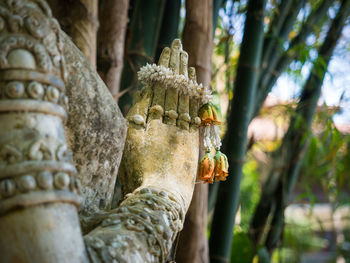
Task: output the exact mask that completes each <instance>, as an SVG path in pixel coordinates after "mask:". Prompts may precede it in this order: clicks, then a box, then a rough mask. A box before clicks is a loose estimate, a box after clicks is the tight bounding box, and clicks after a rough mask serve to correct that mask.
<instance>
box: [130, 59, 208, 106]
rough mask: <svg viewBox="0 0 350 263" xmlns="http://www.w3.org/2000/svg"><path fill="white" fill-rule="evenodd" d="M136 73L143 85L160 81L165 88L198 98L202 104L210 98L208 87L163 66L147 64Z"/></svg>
mask: <svg viewBox="0 0 350 263" xmlns="http://www.w3.org/2000/svg"><path fill="white" fill-rule="evenodd" d="M137 75H138V79H139V81H140V82H141V83H142V84H143V85H145V86H152V85H153V84H154V83H155V82H160V83H162V84H163V85H164V86H165V87H166V88H168V87H172V88H175V89H177V90H178V91H179V92H181V93H183V94H188V95H189V96H190V97H195V98H198V99H200V100H201V102H202V103H203V104H204V103H207V102H209V101H210V100H211V98H212V95H211V91H210V89H209V88H208V87H205V86H203V85H202V84H198V83H197V82H196V81H192V80H190V79H189V78H187V77H185V76H184V75H181V74H177V73H175V72H174V71H172V70H171V69H169V68H166V67H164V66H158V65H156V64H152V65H150V64H147V65H146V66H143V67H142V68H141V69H140V70H139V72H137Z"/></svg>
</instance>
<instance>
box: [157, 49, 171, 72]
mask: <svg viewBox="0 0 350 263" xmlns="http://www.w3.org/2000/svg"><path fill="white" fill-rule="evenodd" d="M170 55H171V50H170V48H168V47H165V48H164V49H163V51H162V53H161V54H160V57H159V60H158V65H159V66H163V67H166V68H167V67H169V60H170Z"/></svg>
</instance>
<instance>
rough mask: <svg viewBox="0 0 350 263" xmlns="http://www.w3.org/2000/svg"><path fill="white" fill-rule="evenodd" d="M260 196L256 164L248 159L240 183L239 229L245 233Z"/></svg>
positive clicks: (251, 159)
mask: <svg viewBox="0 0 350 263" xmlns="http://www.w3.org/2000/svg"><path fill="white" fill-rule="evenodd" d="M260 194H261V187H260V183H259V173H258V163H257V161H256V160H254V159H253V158H249V160H247V161H246V162H245V164H244V165H243V177H242V182H241V206H240V212H241V223H240V227H241V228H242V229H243V230H245V231H247V230H248V227H249V223H250V219H251V216H252V215H253V212H254V209H255V206H256V205H257V204H258V201H259V198H260Z"/></svg>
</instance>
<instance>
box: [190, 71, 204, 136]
mask: <svg viewBox="0 0 350 263" xmlns="http://www.w3.org/2000/svg"><path fill="white" fill-rule="evenodd" d="M188 78H189V79H190V80H192V81H193V82H194V83H197V77H196V69H195V68H194V67H190V68H188ZM189 104H190V105H189V106H190V117H191V125H190V129H191V130H192V129H195V130H196V129H197V128H198V127H199V126H200V124H201V119H200V118H199V117H198V110H199V99H196V98H191V99H190V102H189Z"/></svg>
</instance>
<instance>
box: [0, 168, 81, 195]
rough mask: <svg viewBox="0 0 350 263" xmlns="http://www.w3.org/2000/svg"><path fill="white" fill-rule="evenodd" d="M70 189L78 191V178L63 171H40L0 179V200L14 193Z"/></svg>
mask: <svg viewBox="0 0 350 263" xmlns="http://www.w3.org/2000/svg"><path fill="white" fill-rule="evenodd" d="M50 189H56V190H68V189H69V190H70V191H73V192H76V193H80V182H79V179H78V178H75V177H74V176H73V175H69V174H68V173H64V172H60V171H59V172H49V171H42V172H37V173H30V174H25V175H22V176H17V177H15V178H6V179H3V180H0V200H2V199H6V198H8V197H11V196H14V195H16V194H21V193H26V192H29V191H40V190H50Z"/></svg>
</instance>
